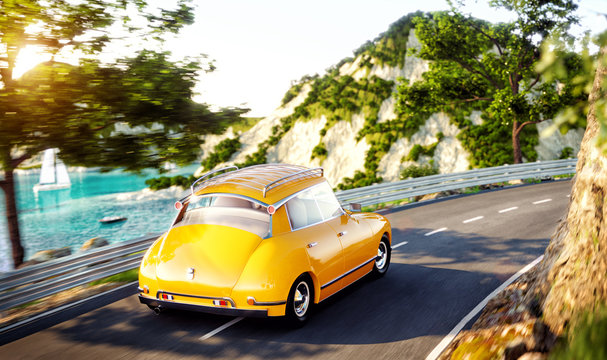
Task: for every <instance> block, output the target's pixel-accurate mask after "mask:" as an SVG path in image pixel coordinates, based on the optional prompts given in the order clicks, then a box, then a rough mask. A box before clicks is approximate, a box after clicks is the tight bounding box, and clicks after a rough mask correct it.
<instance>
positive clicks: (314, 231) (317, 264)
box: [286, 191, 344, 300]
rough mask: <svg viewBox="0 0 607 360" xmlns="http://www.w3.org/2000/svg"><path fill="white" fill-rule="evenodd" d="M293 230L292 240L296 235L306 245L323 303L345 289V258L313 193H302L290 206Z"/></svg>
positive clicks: (288, 210)
mask: <svg viewBox="0 0 607 360" xmlns="http://www.w3.org/2000/svg"><path fill="white" fill-rule="evenodd" d="M286 208H287V214H288V217H289V223H290V225H291V228H292V232H291V234H289V236H288V237H292V236H295V237H297V239H298V240H299V242H300V243H302V244H304V246H305V247H306V251H307V253H308V258H309V260H310V265H311V267H312V271H313V272H314V274H315V275H316V277H317V279H318V282H319V284H320V288H321V291H320V300H323V299H325V298H327V297H328V296H331V295H332V294H334V293H335V292H337V291H339V290H340V289H341V288H342V286H343V285H342V281H341V278H340V276H341V275H342V274H343V273H344V257H343V251H342V247H341V242H340V241H339V239H338V237H337V235H336V234H335V231H334V230H333V228H332V227H330V226H329V225H328V224H327V223H325V222H324V220H323V218H322V216H321V215H320V213H319V212H318V207H317V205H316V204H315V201H314V198H313V197H312V196H311V195H310V192H309V191H304V192H302V193H300V194H299V195H298V196H297V197H295V198H293V199H291V200H289V201H288V202H287V203H286Z"/></svg>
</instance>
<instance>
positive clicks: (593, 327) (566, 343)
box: [549, 306, 607, 360]
mask: <svg viewBox="0 0 607 360" xmlns="http://www.w3.org/2000/svg"><path fill="white" fill-rule="evenodd" d="M605 344H607V307H605V306H603V307H602V308H600V309H598V310H596V311H595V312H590V313H587V314H585V315H583V316H582V318H581V319H580V320H579V321H578V322H577V325H576V326H575V327H573V328H570V329H569V330H568V336H567V337H566V338H563V339H561V340H560V342H559V343H558V344H557V346H556V347H555V348H554V350H553V351H552V352H551V353H550V357H549V359H551V360H560V359H593V360H605V359H607V347H606V346H605Z"/></svg>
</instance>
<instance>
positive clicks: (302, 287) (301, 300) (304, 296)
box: [293, 281, 310, 317]
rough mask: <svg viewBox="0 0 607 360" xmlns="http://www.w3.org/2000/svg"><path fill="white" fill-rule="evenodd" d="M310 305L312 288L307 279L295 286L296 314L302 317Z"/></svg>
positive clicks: (294, 302)
mask: <svg viewBox="0 0 607 360" xmlns="http://www.w3.org/2000/svg"><path fill="white" fill-rule="evenodd" d="M309 305H310V288H308V283H306V282H305V281H302V282H300V283H299V284H297V287H296V288H295V298H294V299H293V307H294V308H295V315H297V316H299V317H302V316H304V315H305V314H306V312H307V311H308V306H309Z"/></svg>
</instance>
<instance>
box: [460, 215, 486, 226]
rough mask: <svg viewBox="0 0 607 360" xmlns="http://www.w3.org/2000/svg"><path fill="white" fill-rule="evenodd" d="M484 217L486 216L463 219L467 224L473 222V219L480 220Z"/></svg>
mask: <svg viewBox="0 0 607 360" xmlns="http://www.w3.org/2000/svg"><path fill="white" fill-rule="evenodd" d="M482 218H484V216H477V217H473V218H472V219H468V220H464V221H462V222H463V223H464V224H467V223H471V222H473V221H477V220H480V219H482Z"/></svg>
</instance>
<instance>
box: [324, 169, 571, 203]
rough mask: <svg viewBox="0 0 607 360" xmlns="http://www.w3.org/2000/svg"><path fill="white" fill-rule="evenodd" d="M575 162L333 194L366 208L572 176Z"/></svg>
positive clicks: (447, 176)
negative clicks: (463, 190) (520, 182)
mask: <svg viewBox="0 0 607 360" xmlns="http://www.w3.org/2000/svg"><path fill="white" fill-rule="evenodd" d="M576 164H577V159H566V160H554V161H542V162H540V161H538V162H533V163H524V164H516V165H503V166H497V167H492V168H484V169H476V170H470V171H464V172H459V173H451V174H440V175H431V176H425V177H421V178H414V179H407V180H401V181H396V182H391V183H382V184H374V185H370V186H366V187H364V188H358V189H350V190H344V191H339V192H336V193H335V195H337V198H338V199H339V201H340V202H341V203H342V204H348V203H359V204H361V205H362V206H370V205H375V204H380V203H385V202H389V201H396V200H402V199H407V198H410V197H414V196H420V195H426V194H432V193H437V192H441V191H449V190H456V189H463V188H467V187H474V186H480V185H487V184H493V183H500V182H506V181H511V180H520V179H531V178H536V179H540V178H545V177H551V176H557V175H565V174H572V173H575V166H576Z"/></svg>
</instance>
